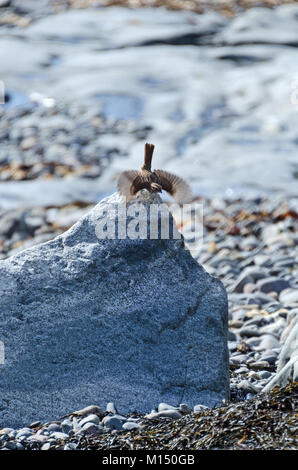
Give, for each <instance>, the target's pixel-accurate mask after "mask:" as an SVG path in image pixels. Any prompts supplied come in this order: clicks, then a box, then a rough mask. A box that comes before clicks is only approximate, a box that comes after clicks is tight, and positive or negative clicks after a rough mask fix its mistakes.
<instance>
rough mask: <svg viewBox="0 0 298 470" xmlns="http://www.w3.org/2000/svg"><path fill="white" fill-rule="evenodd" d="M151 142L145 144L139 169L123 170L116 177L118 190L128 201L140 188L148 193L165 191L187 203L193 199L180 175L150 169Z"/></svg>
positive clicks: (152, 149) (180, 202)
mask: <svg viewBox="0 0 298 470" xmlns="http://www.w3.org/2000/svg"><path fill="white" fill-rule="evenodd" d="M153 151H154V145H153V144H148V143H147V144H145V154H144V164H143V166H142V168H141V170H140V171H137V170H127V171H123V172H122V173H121V174H120V176H119V178H118V191H119V193H120V194H122V196H125V197H126V198H127V200H128V201H129V200H130V199H131V198H132V197H133V196H135V195H136V194H137V192H138V191H140V190H141V189H147V190H148V191H149V192H150V193H161V192H162V190H164V191H167V192H168V193H169V194H170V195H171V196H173V198H174V199H175V200H176V201H177V202H178V203H179V204H183V203H187V202H190V201H191V200H192V199H193V194H192V191H191V189H190V186H189V185H188V184H187V183H186V181H184V180H183V179H182V178H180V176H177V175H174V174H173V173H169V172H168V171H164V170H154V171H152V170H151V164H152V156H153Z"/></svg>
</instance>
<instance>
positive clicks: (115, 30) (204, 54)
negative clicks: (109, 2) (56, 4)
mask: <svg viewBox="0 0 298 470" xmlns="http://www.w3.org/2000/svg"><path fill="white" fill-rule="evenodd" d="M297 11H298V10H297V6H295V5H289V6H287V8H285V7H281V8H277V9H276V10H274V11H271V10H270V11H269V10H268V13H266V11H265V12H264V11H263V10H262V11H261V10H258V9H253V10H250V11H249V12H246V13H244V14H242V15H241V17H239V18H236V19H234V20H227V19H226V18H223V17H221V16H220V15H218V14H215V13H207V14H204V15H195V14H193V13H189V12H170V11H166V10H164V9H137V10H128V9H121V8H108V9H96V10H91V9H90V10H83V11H80V12H78V11H69V12H66V13H65V12H63V13H58V14H56V15H53V16H51V17H46V18H41V19H39V20H37V21H36V22H34V23H33V24H32V25H30V26H29V27H27V28H25V29H18V28H14V29H11V30H7V31H6V34H2V35H1V36H0V61H1V64H2V70H1V78H2V80H3V81H4V83H5V84H6V85H7V93H8V95H9V96H10V100H9V101H8V102H7V104H6V105H5V106H6V107H7V108H9V107H13V106H18V105H28V104H29V103H30V98H29V97H30V95H31V94H32V93H39V94H41V96H45V97H50V98H53V99H54V100H56V101H57V102H59V103H65V104H66V106H67V103H72V104H73V103H76V104H78V106H79V105H82V106H85V107H89V108H90V109H96V110H99V111H100V112H102V113H103V114H104V115H105V116H106V117H107V118H108V119H117V120H123V121H126V122H128V123H131V127H133V126H134V124H135V123H137V124H138V125H144V126H145V127H148V128H151V131H150V132H149V134H148V135H147V137H146V139H147V140H148V141H150V142H153V143H154V144H155V145H156V153H155V161H154V165H156V167H164V168H165V169H167V170H168V171H174V172H179V174H181V175H182V176H184V177H185V178H186V179H187V180H188V181H189V182H190V184H191V185H192V187H193V188H194V190H195V191H196V192H197V193H198V194H207V193H208V194H212V193H214V194H218V193H222V194H226V193H227V192H230V193H233V194H237V193H250V192H256V193H258V192H259V193H262V192H266V193H268V192H276V191H277V192H284V193H290V194H293V193H297V161H298V160H297V145H298V144H297V127H298V105H297V104H296V99H295V97H296V94H297V93H296V91H297V90H296V89H295V83H296V81H295V77H296V78H297V77H298V65H297V60H296V58H297V50H296V48H295V47H293V46H294V45H295V44H294V43H295V41H294V31H295V28H296V31H297V30H298V15H297ZM277 24H278V25H279V28H278V34H277V33H276V25H277ZM185 37H188V38H189V40H188V42H187V44H186V43H185V41H184V42H183V38H185ZM202 37H204V38H205V42H204V45H202V44H199V45H198V42H200V41H198V38H202ZM74 38H75V41H74ZM173 38H175V40H173ZM179 38H180V39H181V40H180V41H179ZM190 38H192V39H190ZM240 44H241V45H240ZM1 46H2V47H1ZM16 54H17V56H18V57H19V60H18V61H17V62H16V61H15V60H12V58H13V57H14V56H15V55H16ZM297 88H298V87H297ZM101 139H102V141H104V139H105V136H101V135H99V136H98V142H101ZM123 139H124V140H125V137H123V136H121V135H118V134H116V133H115V137H114V139H113V142H111V144H109V145H112V147H113V148H118V147H119V148H121V146H122V145H123V142H124V140H123ZM111 140H112V139H111ZM143 145H144V142H143V140H142V139H140V137H139V136H138V135H137V134H136V135H135V136H134V135H133V134H132V139H131V145H130V148H129V149H128V151H127V157H125V158H124V157H123V156H119V157H117V155H114V156H113V158H111V162H110V164H109V166H108V167H107V168H106V170H105V171H104V172H103V173H102V175H101V176H100V178H99V179H98V180H96V181H93V182H92V184H94V186H96V185H98V187H99V188H100V189H101V191H100V193H111V192H113V191H114V190H115V177H116V176H117V174H118V173H119V172H120V171H122V170H124V169H128V168H134V167H138V166H139V165H140V163H141V160H142V155H143ZM79 181H80V182H79V186H78V188H80V189H78V193H80V194H81V193H82V192H83V193H85V194H88V191H90V187H91V185H92V184H91V182H90V180H89V179H88V180H84V179H80V180H79ZM7 184H10V183H7ZM17 184H18V183H15V185H12V186H11V188H12V193H14V191H15V190H16V189H15V188H17V186H16V185H17ZM67 184H72V183H67ZM36 185H37V186H38V183H34V182H31V183H30V185H29V184H28V185H27V188H28V189H29V188H32V191H33V193H34V191H35V189H34V187H35V186H36ZM84 188H86V190H85V189H84ZM20 190H21V185H20ZM30 191H31V189H30ZM49 191H52V190H51V189H49ZM92 191H93V190H91V192H92ZM16 192H17V193H19V189H18V190H17V191H16ZM95 192H96V191H95ZM12 193H11V194H12ZM58 194H59V191H58V192H57V193H55V192H53V193H52V194H51V199H55V197H56V199H57V202H58V200H60V196H58ZM89 194H90V193H89ZM2 197H4V191H2ZM11 197H12V196H9V195H7V197H6V199H7V198H8V199H9V198H11ZM96 197H97V196H96ZM93 198H94V196H92V200H93ZM24 199H26V197H25V198H24Z"/></svg>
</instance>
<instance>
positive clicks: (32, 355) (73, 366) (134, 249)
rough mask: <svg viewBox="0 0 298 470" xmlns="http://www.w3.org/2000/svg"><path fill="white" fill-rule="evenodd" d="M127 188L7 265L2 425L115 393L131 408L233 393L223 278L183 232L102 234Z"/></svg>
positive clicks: (1, 325) (0, 314)
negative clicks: (199, 258) (206, 265)
mask: <svg viewBox="0 0 298 470" xmlns="http://www.w3.org/2000/svg"><path fill="white" fill-rule="evenodd" d="M119 197H120V196H119V195H118V194H114V195H113V196H111V197H110V198H106V199H104V200H102V201H101V202H100V203H99V204H98V205H97V206H96V207H95V208H94V209H93V210H91V211H90V213H89V214H88V215H87V216H85V217H83V218H82V219H80V220H79V221H78V222H77V223H76V224H75V225H74V226H73V227H72V228H71V229H70V230H68V231H67V232H65V233H64V234H63V235H61V236H59V237H57V238H55V239H54V240H51V241H50V242H47V243H43V244H41V245H38V246H35V247H33V248H30V249H28V250H25V251H23V252H21V253H18V254H17V255H15V256H13V257H11V258H9V259H7V260H4V261H1V262H0V341H2V342H3V343H4V349H5V360H4V363H3V364H2V365H0V428H1V426H22V425H26V424H28V423H30V422H32V421H35V420H37V419H38V420H42V421H44V420H49V419H55V418H58V417H60V416H62V415H64V414H66V413H68V412H71V411H73V410H76V409H80V408H83V407H85V406H87V405H90V404H99V405H105V403H107V402H109V401H114V402H115V403H116V404H117V407H118V409H120V410H121V412H123V413H127V412H132V411H134V410H136V411H139V412H148V411H150V410H151V409H152V408H154V407H156V406H157V404H158V403H159V402H167V403H171V404H173V405H176V404H179V403H181V402H184V403H188V404H189V405H191V406H193V405H196V404H203V405H207V406H214V405H217V404H219V403H220V402H221V401H222V400H223V399H228V398H229V359H228V348H227V298H226V292H225V289H224V287H223V285H222V284H221V282H220V281H219V280H218V279H216V278H215V277H212V276H210V275H209V274H208V273H207V272H206V271H205V270H204V269H203V268H202V266H200V265H199V264H198V263H197V262H196V261H195V260H194V259H193V258H192V256H191V255H190V253H189V251H188V250H186V249H185V247H184V242H183V240H182V239H180V240H179V239H178V240H177V239H169V240H165V239H156V240H145V239H141V240H140V239H135V240H132V239H129V238H124V239H115V240H109V239H98V225H99V224H100V221H101V220H103V217H104V216H107V214H108V217H109V219H110V221H112V220H113V217H115V216H114V215H113V211H112V210H111V208H112V207H113V204H115V203H117V202H119V201H120V199H119ZM157 198H158V199H156V197H155V198H153V199H154V200H152V201H149V202H148V201H147V202H145V203H144V204H145V207H146V210H148V208H149V206H150V202H158V201H160V199H159V197H157Z"/></svg>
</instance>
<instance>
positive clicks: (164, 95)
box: [0, 0, 298, 450]
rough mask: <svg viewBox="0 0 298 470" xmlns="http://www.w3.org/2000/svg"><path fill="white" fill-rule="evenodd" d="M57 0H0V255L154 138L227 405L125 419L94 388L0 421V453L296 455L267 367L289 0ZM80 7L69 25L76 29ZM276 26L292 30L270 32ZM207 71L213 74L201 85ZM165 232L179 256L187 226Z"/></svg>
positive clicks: (285, 264) (278, 240)
mask: <svg viewBox="0 0 298 470" xmlns="http://www.w3.org/2000/svg"><path fill="white" fill-rule="evenodd" d="M58 3H59V2H50V1H42V2H40V4H41V5H40V9H36V10H34V8H33V7H32V6H31V4H32V2H29V1H28V2H18V1H15V2H14V1H13V0H12V1H11V2H10V1H8V2H5V1H4V2H0V13H1V30H0V47H1V46H3V47H1V50H0V58H2V55H3V58H4V59H5V64H6V65H5V67H4V70H3V77H1V76H0V79H1V80H3V81H4V83H5V84H6V83H9V84H11V86H10V85H9V86H7V87H6V89H5V100H4V101H5V102H4V104H3V105H0V140H1V148H0V260H5V259H8V258H9V257H11V256H13V255H15V254H17V253H19V252H21V251H22V250H24V249H27V248H30V247H33V246H35V245H38V244H40V243H44V242H48V241H50V240H52V239H54V238H55V237H57V236H58V235H61V234H63V233H64V232H66V231H67V230H68V229H69V228H70V227H72V226H73V224H75V223H76V222H77V221H78V220H79V219H80V218H81V217H83V216H85V215H86V214H87V213H88V212H89V211H90V210H91V209H92V208H94V206H95V205H96V203H97V202H98V201H100V200H101V199H102V198H103V197H104V196H106V195H109V194H111V193H112V192H113V191H115V189H116V179H117V175H118V174H119V172H120V171H122V170H123V169H127V168H131V167H135V166H136V165H137V161H138V160H139V159H140V157H139V155H140V149H141V148H142V147H143V143H144V142H145V141H152V142H156V144H157V147H156V148H157V150H156V152H157V153H158V154H159V153H160V155H161V157H160V159H161V162H162V164H163V165H164V166H167V168H168V169H169V170H170V171H172V170H173V168H174V167H177V165H178V166H179V170H180V169H181V174H182V176H183V177H185V179H187V180H188V181H189V182H190V184H191V186H192V189H193V192H194V200H195V201H196V202H198V203H200V204H201V205H202V208H203V231H202V237H201V239H200V247H199V250H196V252H195V253H194V254H193V256H194V258H195V259H196V260H197V261H198V262H199V263H200V264H201V265H202V266H203V268H204V269H205V270H206V271H207V272H208V273H209V274H211V275H212V276H216V277H217V278H219V279H220V280H221V281H222V283H223V285H224V287H225V289H226V291H227V293H228V305H229V314H228V315H229V316H228V326H229V336H228V349H229V367H230V400H229V401H225V402H223V403H222V405H221V406H220V407H215V408H207V407H205V406H202V405H200V404H199V403H198V404H197V405H195V406H194V407H193V406H192V407H190V406H189V404H188V403H156V408H155V409H153V410H151V409H148V412H147V414H140V413H127V410H125V409H118V405H117V402H115V403H114V402H111V401H110V398H109V396H107V397H106V402H105V403H86V408H84V409H82V410H73V412H72V413H70V414H69V415H68V416H63V417H62V416H58V415H57V416H56V418H55V420H53V421H51V422H41V421H40V420H39V416H36V421H35V422H28V423H26V425H24V426H23V427H21V428H11V427H4V428H3V429H0V449H1V450H29V449H30V450H53V449H55V450H56V449H58V450H82V449H84V450H87V449H111V450H112V449H126V450H135V449H168V450H169V449H171V450H173V449H188V450H194V449H196V450H198V449H217V450H218V449H233V450H235V449H237V450H241V449H254V450H255V449H262V450H263V449H268V450H273V449H275V450H296V449H297V416H295V409H296V410H297V377H298V375H297V365H296V366H295V362H293V366H292V369H291V371H290V372H288V375H284V373H281V371H284V369H283V368H284V366H285V365H286V363H287V361H291V360H293V358H294V359H295V357H296V355H297V350H295V346H293V343H295V338H294V334H293V331H294V329H295V327H296V329H297V319H298V232H297V224H298V193H297V168H298V167H297V156H296V154H297V134H296V125H297V121H298V109H297V106H296V102H295V103H294V100H293V99H292V101H291V90H292V91H293V88H291V86H290V85H289V83H287V81H289V80H290V79H292V80H294V77H295V72H296V70H295V68H294V66H293V67H292V68H291V69H290V71H289V70H287V73H288V75H287V73H286V71H285V69H286V67H287V66H288V65H289V64H290V63H291V64H292V62H293V61H292V59H293V53H295V54H296V50H295V48H297V40H296V42H295V41H294V39H293V34H294V33H293V34H292V32H293V31H296V30H295V28H298V20H297V18H298V9H297V5H296V6H295V5H288V4H287V5H282V7H280V9H276V10H275V9H273V8H271V5H268V4H270V3H274V2H263V4H262V6H261V7H260V9H258V8H253V9H246V7H245V6H243V4H244V3H245V2H240V3H241V4H242V5H241V8H240V10H241V11H239V10H237V8H236V10H235V11H234V10H233V9H231V5H229V6H227V5H226V6H225V5H222V7H221V8H217V9H215V11H214V10H212V11H211V10H210V9H208V11H206V9H203V11H199V10H200V8H201V7H200V5H198V4H199V3H200V2H189V3H192V4H196V5H195V7H194V6H192V12H191V13H190V9H188V10H187V12H185V10H184V9H181V10H180V8H178V3H179V2H170V4H171V5H170V6H171V8H172V9H171V10H166V9H164V8H162V9H159V8H150V9H149V10H148V9H144V8H140V9H139V8H133V9H131V8H126V7H127V5H123V4H124V3H125V4H126V3H129V2H114V3H115V4H117V5H116V6H115V7H112V6H109V7H106V8H105V7H103V6H102V3H101V2H98V4H96V5H95V3H96V2H85V3H86V4H84V2H81V3H80V2H78V3H76V2H61V4H60V6H59V5H58ZM64 3H67V6H66V5H64ZM87 3H88V5H87ZM99 3H101V4H100V5H99ZM107 3H109V2H107ZM172 3H173V4H174V3H175V6H174V7H173V5H172ZM180 3H181V4H182V3H183V2H180ZM185 3H188V2H185ZM223 3H224V2H223ZM226 3H229V2H226ZM230 3H234V2H230ZM235 3H237V4H238V3H239V2H235ZM248 3H249V2H248ZM119 4H121V6H119ZM128 6H131V5H128ZM138 6H139V5H138ZM140 6H141V7H142V6H143V5H140ZM154 6H156V5H154ZM268 6H270V8H265V7H268ZM238 7H239V5H238ZM90 8H91V10H90ZM92 8H95V10H94V11H93V10H92ZM121 8H123V10H121ZM173 8H174V9H173ZM261 8H262V11H263V12H264V17H262V18H265V20H264V21H265V24H266V27H265V28H264V31H263V32H262V33H261V32H260V28H259V27H260V25H261V20H259V16H258V15H260V11H261ZM291 8H292V9H291ZM102 10H104V15H108V17H107V18H108V24H109V25H110V26H109V27H107V29H106V30H104V28H103V30H102V32H101V34H100V35H98V37H97V36H96V34H95V31H96V24H95V23H94V24H93V25H92V19H91V18H90V16H88V15H90V14H91V16H92V15H93V14H99V13H101V12H102ZM232 10H233V11H232ZM78 11H79V12H80V13H82V15H83V16H81V17H80V18H81V19H82V18H83V20H82V24H83V26H82V30H81V31H80V34H78V33H76V34H74V31H76V25H77V24H78V23H76V22H77V21H78V17H77V16H76V14H77V13H78ZM109 11H110V13H106V12H109ZM2 12H3V15H2ZM90 12H91V13H90ZM267 13H268V16H266V15H267ZM172 14H174V15H178V16H171V15H172ZM186 14H187V15H189V14H191V15H196V16H195V17H192V16H185V15H186ZM64 15H70V16H69V18H70V22H69V23H68V27H67V28H66V29H65V31H64V30H63V27H61V25H63V24H64V20H65V16H64ZM134 15H135V16H134ZM146 15H147V16H146ZM159 15H160V18H161V19H160V20H159ZM168 15H170V16H168ZM234 15H236V20H235V19H234V21H238V25H237V24H236V25H235V24H234V26H233V23H230V21H233V18H234ZM237 15H238V16H237ZM277 15H279V17H277ZM123 18H125V20H123ZM145 18H149V19H148V24H146V27H143V28H139V29H138V24H142V22H146V20H145ZM231 18H232V19H231ZM49 19H50V20H52V21H50V20H49ZM90 21H91V23H90V24H91V26H90V27H89V30H88V22H90ZM100 21H101V20H100ZM159 21H160V23H159ZM241 21H242V29H241ZM276 21H284V22H285V23H284V25H286V23H287V22H288V24H289V25H290V26H289V28H288V29H286V27H285V26H284V29H282V28H281V29H280V31H279V35H277V37H273V31H274V27H275V26H276ZM119 24H120V26H119ZM129 24H133V25H134V29H133V34H132V36H130V34H129V32H128V29H127V28H128V25H129ZM193 28H195V29H196V28H197V29H196V30H195V31H194V29H193ZM291 28H292V29H291ZM175 31H176V33H175V34H174V32H175ZM198 31H199V32H198ZM245 32H246V33H245ZM241 34H246V36H245V37H243V36H241ZM173 38H174V39H175V40H174V39H173ZM187 38H188V39H187ZM190 38H191V39H190ZM38 41H39V43H38ZM187 41H188V42H187ZM190 41H192V43H191V44H190ZM37 43H38V45H36V44H37ZM32 44H35V45H36V51H35V53H34V54H32V52H31V53H30V48H31V51H32ZM177 44H179V45H177ZM75 47H76V52H74V51H75V49H74V48H75ZM45 51H46V52H45ZM156 51H157V52H158V54H159V60H156V63H155V64H154V65H153V72H152V76H151V75H150V76H148V74H147V75H146V73H145V74H143V73H140V72H139V71H138V68H137V64H138V61H139V59H140V57H141V55H142V53H143V54H145V59H144V60H143V59H140V60H143V64H145V63H146V61H147V60H149V59H150V58H152V57H154V55H155V54H156ZM99 52H100V54H99V56H98V53H99ZM19 53H21V54H27V55H26V58H27V60H26V63H24V62H22V60H20V64H17V65H16V66H15V68H14V66H12V65H11V63H10V60H9V58H8V57H9V55H10V54H19ZM170 53H173V56H174V59H173V63H172V62H170V65H169V76H166V75H167V74H166V71H165V69H164V68H163V66H162V61H163V60H165V57H168V56H169V54H170ZM158 54H157V55H158ZM198 59H199V62H200V64H203V65H205V68H204V67H203V65H202V66H201V68H203V72H202V70H200V67H199V68H197V62H196V61H197V60H198ZM97 61H98V62H97ZM119 63H120V66H119ZM177 63H178V64H181V65H180V67H181V73H179V76H178V77H177V76H176V75H175V74H174V73H173V69H172V68H173V67H176V66H177ZM125 64H128V65H127V66H126V65H125ZM194 64H195V65H194ZM122 66H123V67H122ZM117 67H119V69H118V68H117ZM121 67H122V68H121ZM115 69H116V71H117V70H118V72H119V71H120V72H119V73H120V74H122V83H121V84H120V85H119V77H118V76H117V73H118V72H116V73H115ZM100 72H102V75H100ZM154 72H156V73H155V74H154ZM72 73H73V74H74V76H73V82H71V81H70V80H69V76H70V74H72ZM216 73H219V74H220V76H221V80H220V85H219V87H217V89H216V90H214V89H212V87H211V88H209V89H208V88H207V84H208V82H209V83H210V80H211V81H212V80H213V79H212V76H213V75H214V74H215V75H216ZM200 74H201V76H200ZM99 75H100V77H99ZM115 75H116V76H117V77H118V78H117V80H116V79H114V78H113V77H114V76H115ZM153 75H154V76H153ZM86 77H87V79H86ZM156 77H158V78H156ZM10 79H11V80H10ZM109 80H111V82H110V81H109ZM237 80H238V81H237ZM245 80H246V83H243V81H245ZM120 82H121V80H120ZM237 83H238V85H237ZM266 83H267V86H268V87H267V88H266V92H264V86H265V84H266ZM130 84H132V86H131V85H130ZM135 84H137V85H136V86H134V85H135ZM205 85H206V94H205V95H204V93H203V90H204V89H205V88H204V86H205ZM212 85H214V82H213V83H212ZM287 86H288V88H287ZM185 90H187V92H185ZM201 93H202V99H201V100H197V101H196V100H193V96H201ZM72 94H73V96H74V99H72ZM151 97H152V99H151ZM292 98H293V96H292ZM160 103H162V105H161V104H160ZM281 103H283V106H281ZM293 103H294V104H293ZM159 106H160V108H161V111H160V113H158V110H159ZM279 111H280V112H279ZM159 149H160V150H159ZM167 152H168V153H167ZM200 155H201V158H199V156H200ZM239 155H240V157H241V158H240V157H239ZM156 158H159V157H156ZM192 162H194V163H193V164H192ZM167 201H168V200H167ZM168 202H169V207H170V201H168ZM174 217H175V214H174ZM179 230H180V231H181V232H182V234H183V236H184V239H185V244H186V248H188V249H190V250H191V246H192V245H191V243H192V238H191V234H189V232H188V225H187V221H182V222H180V226H179ZM292 337H293V338H294V339H293V341H292V342H291V341H290V340H289V338H290V339H291V338H292ZM0 339H1V338H0ZM295 344H296V343H295ZM287 348H288V349H287ZM295 367H296V368H295ZM210 429H212V433H211V431H210Z"/></svg>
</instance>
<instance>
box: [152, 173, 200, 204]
mask: <svg viewBox="0 0 298 470" xmlns="http://www.w3.org/2000/svg"><path fill="white" fill-rule="evenodd" d="M154 173H155V174H156V175H157V176H158V178H159V179H160V183H161V186H162V189H164V190H165V191H167V192H168V193H169V194H170V195H171V196H173V197H174V198H175V199H176V201H177V202H179V203H180V204H183V203H187V202H190V201H191V200H192V199H193V197H194V196H193V194H192V191H191V189H190V186H189V185H188V184H187V183H186V181H184V179H182V178H180V176H177V175H174V174H173V173H169V172H168V171H164V170H154Z"/></svg>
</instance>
